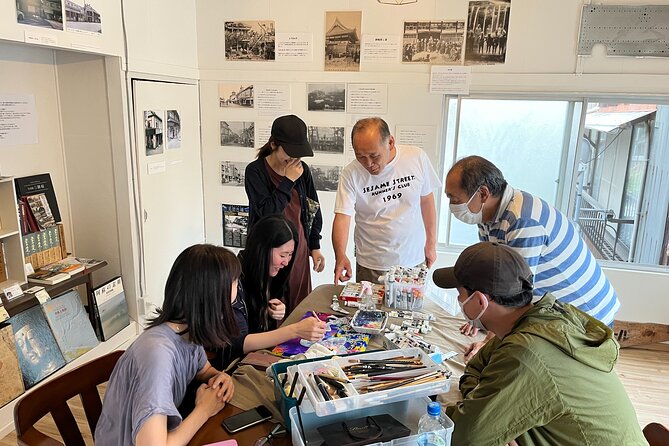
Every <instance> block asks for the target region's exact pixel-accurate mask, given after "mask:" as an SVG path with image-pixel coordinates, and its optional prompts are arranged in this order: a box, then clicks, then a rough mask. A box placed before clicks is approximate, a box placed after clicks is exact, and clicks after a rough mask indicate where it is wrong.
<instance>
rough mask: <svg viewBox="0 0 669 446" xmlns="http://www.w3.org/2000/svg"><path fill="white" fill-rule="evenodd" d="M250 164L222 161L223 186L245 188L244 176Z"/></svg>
mask: <svg viewBox="0 0 669 446" xmlns="http://www.w3.org/2000/svg"><path fill="white" fill-rule="evenodd" d="M248 165H249V163H247V162H239V161H221V184H222V185H223V186H234V187H244V174H245V173H246V166H248Z"/></svg>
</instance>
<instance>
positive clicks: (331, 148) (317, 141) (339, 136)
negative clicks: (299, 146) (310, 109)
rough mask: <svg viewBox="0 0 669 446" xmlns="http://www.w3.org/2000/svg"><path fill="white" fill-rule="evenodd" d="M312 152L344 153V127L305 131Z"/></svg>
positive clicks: (310, 127) (314, 128) (310, 128)
mask: <svg viewBox="0 0 669 446" xmlns="http://www.w3.org/2000/svg"><path fill="white" fill-rule="evenodd" d="M307 137H308V138H309V144H311V148H312V149H313V150H314V152H321V153H344V127H312V126H309V128H308V129H307Z"/></svg>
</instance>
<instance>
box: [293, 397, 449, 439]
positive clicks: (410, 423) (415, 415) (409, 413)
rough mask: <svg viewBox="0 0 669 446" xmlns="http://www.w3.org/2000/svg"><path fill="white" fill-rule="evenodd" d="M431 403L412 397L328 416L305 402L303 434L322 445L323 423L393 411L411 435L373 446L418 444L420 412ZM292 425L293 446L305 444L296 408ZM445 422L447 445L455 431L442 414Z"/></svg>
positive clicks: (426, 399)
mask: <svg viewBox="0 0 669 446" xmlns="http://www.w3.org/2000/svg"><path fill="white" fill-rule="evenodd" d="M429 402H430V399H429V398H427V397H421V398H418V397H416V398H412V399H410V400H404V401H398V402H394V403H389V404H385V405H380V406H374V407H363V408H360V409H356V410H352V411H349V412H342V413H337V414H333V415H329V416H324V417H319V416H318V415H317V414H315V413H314V412H313V411H310V412H309V411H308V409H309V407H308V406H309V405H310V403H309V402H306V399H305V403H303V405H302V406H301V407H300V411H301V414H300V416H301V418H302V425H303V426H304V435H305V437H306V439H307V442H308V444H310V445H311V444H314V445H319V444H322V443H323V437H321V435H320V434H319V432H318V431H317V428H318V427H320V426H325V425H327V424H331V423H336V422H338V421H344V420H350V419H354V418H359V417H363V416H368V415H380V414H384V413H386V414H390V415H392V416H393V417H394V418H395V419H396V420H397V421H399V422H401V423H402V424H404V425H405V426H406V427H408V428H409V429H410V430H411V435H410V436H408V437H403V438H397V439H395V440H391V441H388V442H384V443H374V444H373V445H370V446H409V445H412V446H415V445H416V444H417V442H418V438H419V435H418V434H417V432H418V421H419V420H420V417H421V415H423V414H424V413H425V407H426V406H427V404H428V403H429ZM289 417H290V424H291V435H292V443H293V445H294V446H304V445H305V441H304V440H305V439H304V438H303V437H302V430H301V429H300V423H299V418H298V416H297V409H296V408H295V407H293V408H291V409H290V415H289ZM442 425H443V426H444V430H443V432H442V433H443V435H444V438H446V445H450V444H451V434H452V433H453V427H454V425H453V421H451V420H450V419H449V418H448V417H447V416H446V415H443V420H442Z"/></svg>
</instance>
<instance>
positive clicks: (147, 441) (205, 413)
mask: <svg viewBox="0 0 669 446" xmlns="http://www.w3.org/2000/svg"><path fill="white" fill-rule="evenodd" d="M224 406H225V403H224V402H222V401H220V400H219V399H218V397H217V396H216V390H215V389H213V388H211V387H209V386H207V385H206V384H202V385H201V386H200V387H199V388H198V389H197V393H196V396H195V408H194V409H193V411H192V412H191V413H190V414H189V415H188V416H187V417H186V418H184V420H183V421H182V422H181V423H180V424H179V426H177V427H176V428H175V429H173V430H171V431H169V432H168V431H167V416H166V415H162V414H155V415H152V416H151V417H149V419H147V420H146V421H145V422H144V424H143V425H142V427H141V428H140V429H139V431H138V432H137V435H136V437H135V444H136V445H137V446H156V445H166V446H181V445H185V444H187V443H188V442H189V441H190V440H191V439H192V438H193V436H194V435H195V434H196V433H197V431H198V430H199V429H200V428H201V427H202V426H203V425H204V423H206V422H207V420H208V419H209V418H210V417H212V416H213V415H216V414H217V413H218V412H219V411H220V410H221V409H222V408H223V407H224Z"/></svg>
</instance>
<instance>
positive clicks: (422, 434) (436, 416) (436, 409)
mask: <svg viewBox="0 0 669 446" xmlns="http://www.w3.org/2000/svg"><path fill="white" fill-rule="evenodd" d="M440 416H441V404H439V403H438V402H436V401H432V402H430V403H429V404H428V405H427V413H426V414H425V415H423V416H422V417H420V421H419V422H418V434H419V437H418V444H419V445H420V446H446V439H445V438H444V430H443V429H444V426H443V425H442V424H441V421H440Z"/></svg>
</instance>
